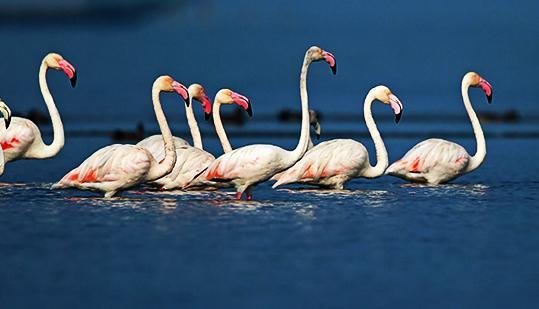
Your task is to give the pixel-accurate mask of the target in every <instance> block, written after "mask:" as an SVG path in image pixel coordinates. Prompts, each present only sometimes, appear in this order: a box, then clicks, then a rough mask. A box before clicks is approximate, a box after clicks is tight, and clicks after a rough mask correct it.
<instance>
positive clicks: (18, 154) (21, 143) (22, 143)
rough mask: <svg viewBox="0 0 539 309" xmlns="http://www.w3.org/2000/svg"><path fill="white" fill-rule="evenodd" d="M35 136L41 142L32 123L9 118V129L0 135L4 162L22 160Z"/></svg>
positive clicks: (17, 118)
mask: <svg viewBox="0 0 539 309" xmlns="http://www.w3.org/2000/svg"><path fill="white" fill-rule="evenodd" d="M36 136H39V140H41V134H40V133H39V129H38V128H37V126H36V125H35V124H34V123H33V122H32V121H30V120H28V119H24V118H20V117H13V118H11V124H10V126H9V128H7V129H6V130H5V131H4V132H3V133H2V134H1V135H0V144H1V147H2V149H3V150H4V157H5V162H10V161H15V160H18V159H22V158H23V156H24V155H25V154H26V153H27V152H28V150H29V149H30V148H31V146H32V144H34V141H35V140H36Z"/></svg>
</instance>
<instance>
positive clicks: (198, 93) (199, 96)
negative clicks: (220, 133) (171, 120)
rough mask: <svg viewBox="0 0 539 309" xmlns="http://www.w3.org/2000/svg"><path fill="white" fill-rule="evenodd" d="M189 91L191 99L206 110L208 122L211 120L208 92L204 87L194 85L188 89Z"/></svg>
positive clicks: (205, 114)
mask: <svg viewBox="0 0 539 309" xmlns="http://www.w3.org/2000/svg"><path fill="white" fill-rule="evenodd" d="M188 90H189V96H191V98H193V99H195V100H197V101H198V102H200V103H201V104H202V108H203V109H204V116H205V118H206V120H208V119H210V116H211V101H210V98H208V96H207V95H206V92H205V91H204V87H202V85H200V84H192V85H191V86H189V88H188Z"/></svg>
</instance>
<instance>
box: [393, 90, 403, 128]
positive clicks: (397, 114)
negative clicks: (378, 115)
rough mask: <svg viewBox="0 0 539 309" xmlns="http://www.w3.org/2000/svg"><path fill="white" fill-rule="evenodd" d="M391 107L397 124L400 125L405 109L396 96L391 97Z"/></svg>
mask: <svg viewBox="0 0 539 309" xmlns="http://www.w3.org/2000/svg"><path fill="white" fill-rule="evenodd" d="M389 105H390V106H391V108H392V109H393V111H394V112H395V123H399V121H400V120H401V116H402V110H403V109H404V108H403V106H402V103H401V101H400V100H399V98H397V96H395V95H394V94H390V95H389Z"/></svg>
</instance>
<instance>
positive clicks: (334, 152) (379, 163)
mask: <svg viewBox="0 0 539 309" xmlns="http://www.w3.org/2000/svg"><path fill="white" fill-rule="evenodd" d="M374 100H378V101H380V102H382V103H384V104H389V105H390V106H391V108H392V109H393V111H394V113H395V122H397V123H398V122H399V121H400V117H401V113H402V109H403V106H402V103H401V102H400V101H399V99H398V98H397V97H396V96H395V95H393V94H392V93H391V90H389V88H387V87H386V86H376V87H374V88H372V89H371V90H370V91H369V93H368V94H367V96H366V98H365V102H364V105H363V113H364V117H365V123H366V124H367V128H368V129H369V132H370V134H371V137H372V139H373V141H374V146H375V148H376V165H375V166H371V164H370V163H369V153H368V152H367V149H366V148H365V146H363V145H362V144H361V143H359V142H356V141H354V140H351V139H334V140H330V141H326V142H322V143H320V144H318V145H316V146H314V147H313V148H312V149H311V150H309V151H307V153H306V154H305V155H304V156H303V158H301V160H299V161H298V162H297V163H296V164H295V165H294V166H292V167H291V168H290V169H288V170H287V171H286V172H284V173H283V174H282V175H281V176H280V177H279V179H278V181H277V182H276V183H275V184H274V185H273V188H276V187H278V186H280V185H283V184H288V183H304V184H310V185H317V186H320V187H324V188H331V189H338V190H342V189H343V186H344V183H345V182H347V181H348V180H350V179H352V178H356V177H365V178H376V177H379V176H381V175H383V174H384V171H385V169H386V168H387V166H388V157H387V151H386V148H385V145H384V141H383V140H382V137H381V136H380V132H379V131H378V128H377V127H376V124H375V123H374V119H373V117H372V112H371V105H372V102H374Z"/></svg>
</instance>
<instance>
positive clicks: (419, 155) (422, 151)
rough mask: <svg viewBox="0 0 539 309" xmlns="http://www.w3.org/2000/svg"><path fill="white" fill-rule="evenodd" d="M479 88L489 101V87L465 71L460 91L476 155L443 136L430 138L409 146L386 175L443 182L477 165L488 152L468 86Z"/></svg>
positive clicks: (490, 97)
mask: <svg viewBox="0 0 539 309" xmlns="http://www.w3.org/2000/svg"><path fill="white" fill-rule="evenodd" d="M470 87H479V88H481V89H482V90H483V91H484V92H485V94H486V96H487V101H488V103H491V102H492V86H491V85H490V83H489V82H488V81H486V80H485V79H483V78H482V77H481V76H480V75H479V74H477V73H475V72H468V73H466V75H464V77H463V78H462V84H461V94H462V100H463V102H464V107H465V108H466V111H467V112H468V116H469V117H470V121H471V122H472V128H473V131H474V134H475V140H476V142H477V151H476V153H475V155H473V156H470V155H469V154H468V152H466V150H465V149H464V147H462V146H460V145H458V144H456V143H453V142H449V141H446V140H442V139H437V138H431V139H428V140H425V141H423V142H421V143H419V144H417V145H415V146H414V147H413V148H412V149H410V150H409V151H408V152H407V153H406V154H405V155H404V157H403V158H402V159H400V160H398V161H396V162H395V163H393V164H391V166H389V168H388V169H387V171H386V174H388V175H392V176H396V177H399V178H402V179H405V180H408V181H410V182H422V183H429V184H440V183H446V182H448V181H450V180H453V179H455V178H457V177H459V176H461V175H463V174H465V173H469V172H471V171H473V170H475V169H476V168H478V167H479V166H480V165H481V163H483V160H484V159H485V155H486V154H487V148H486V143H485V137H484V135H483V130H482V129H481V124H480V123H479V119H477V116H476V114H475V112H474V110H473V107H472V103H471V102H470V97H469V96H468V88H470Z"/></svg>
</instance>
